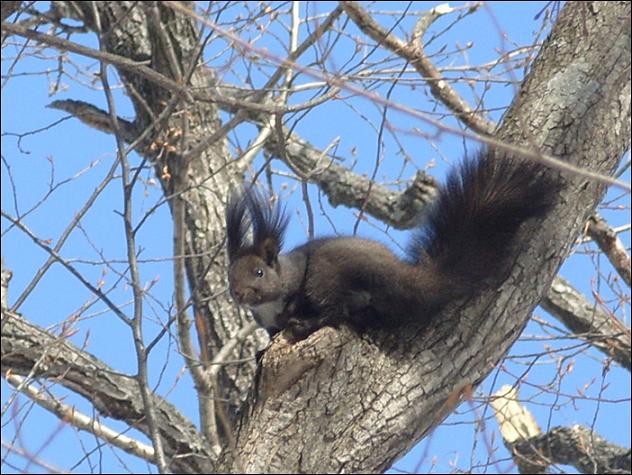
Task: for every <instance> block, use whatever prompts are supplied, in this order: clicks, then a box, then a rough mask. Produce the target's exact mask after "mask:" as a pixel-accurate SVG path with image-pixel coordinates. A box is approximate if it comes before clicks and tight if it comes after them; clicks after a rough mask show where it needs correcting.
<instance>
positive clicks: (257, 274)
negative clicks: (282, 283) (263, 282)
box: [255, 269, 263, 277]
mask: <svg viewBox="0 0 632 475" xmlns="http://www.w3.org/2000/svg"><path fill="white" fill-rule="evenodd" d="M255 275H256V276H257V277H263V269H255Z"/></svg>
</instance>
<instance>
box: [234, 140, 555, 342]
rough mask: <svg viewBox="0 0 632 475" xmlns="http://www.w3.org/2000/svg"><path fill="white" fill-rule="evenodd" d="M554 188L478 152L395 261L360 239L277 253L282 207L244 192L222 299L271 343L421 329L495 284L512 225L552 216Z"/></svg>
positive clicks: (502, 157) (452, 176)
mask: <svg viewBox="0 0 632 475" xmlns="http://www.w3.org/2000/svg"><path fill="white" fill-rule="evenodd" d="M555 189H556V185H555V183H554V181H553V180H552V179H551V177H550V175H547V174H545V169H544V167H543V166H541V165H538V164H534V163H530V162H527V161H523V160H520V159H517V158H513V157H511V156H509V155H507V154H504V153H500V152H498V153H497V152H494V151H491V149H488V148H485V149H482V150H481V151H480V152H479V154H478V156H477V157H476V158H475V159H473V160H465V161H463V162H462V163H461V165H460V166H456V167H454V168H453V169H452V170H451V172H450V173H449V175H448V177H447V180H446V182H445V184H443V185H442V186H441V187H440V188H439V190H438V195H437V197H436V200H435V201H434V204H433V206H432V208H431V210H430V211H429V213H428V215H427V216H426V219H425V220H423V222H422V223H421V224H420V225H419V226H418V227H417V228H416V229H415V230H414V231H413V237H412V242H411V244H410V246H409V247H408V249H407V252H406V256H405V258H404V259H400V258H398V257H397V256H395V254H393V253H392V252H391V251H390V250H389V249H388V248H387V247H386V246H384V245H382V244H380V243H378V242H376V241H371V240H368V239H363V238H359V237H327V238H318V239H312V240H309V241H308V242H306V243H305V244H303V245H300V246H298V247H296V248H295V249H293V250H291V251H290V252H288V253H284V254H282V253H281V249H282V246H283V238H284V235H285V231H286V229H287V226H288V223H289V218H288V215H287V213H286V211H285V208H284V207H282V205H281V204H280V203H279V202H276V203H275V204H272V203H271V202H270V200H269V199H268V198H267V197H266V196H265V195H263V194H261V193H260V192H259V191H256V190H255V189H254V188H252V187H251V188H250V189H249V190H245V191H242V193H241V194H238V195H233V196H232V197H231V199H230V200H229V203H228V206H227V212H226V229H227V247H228V256H229V261H230V264H229V270H228V280H229V287H230V293H231V295H232V297H233V298H234V300H235V301H236V302H237V303H238V304H240V305H243V306H246V307H248V308H250V309H251V310H252V311H253V314H254V318H255V320H256V321H257V323H258V324H259V325H260V326H261V327H263V328H265V329H266V330H267V331H268V333H269V335H270V337H271V338H272V337H273V336H274V335H276V334H277V333H278V332H280V331H282V330H286V331H288V332H289V336H290V338H292V339H294V340H300V339H303V338H306V337H307V336H309V335H310V334H311V333H313V332H314V331H316V330H318V329H320V328H322V327H323V326H326V325H330V326H334V327H335V326H337V325H340V324H343V323H347V324H350V325H351V326H352V327H355V328H356V329H358V330H360V331H364V330H367V329H369V328H374V327H382V328H385V327H388V326H390V325H404V324H405V323H406V322H409V321H413V320H414V321H417V322H421V323H425V322H429V321H430V319H431V318H432V317H433V315H434V314H436V313H437V312H438V311H439V310H441V308H443V307H444V306H445V305H446V304H448V303H449V302H451V301H453V300H457V299H464V298H466V297H470V296H473V295H474V294H475V293H476V292H478V291H480V290H482V289H483V288H485V287H488V286H490V285H494V284H495V283H500V281H501V279H502V276H503V273H504V271H505V269H507V268H508V266H509V263H510V257H511V253H512V250H513V249H514V248H515V237H516V235H517V232H518V229H519V227H520V225H521V224H522V223H524V222H525V221H527V220H530V219H532V218H537V217H540V216H542V215H543V214H544V213H545V212H546V211H547V210H549V209H550V208H551V206H552V204H553V199H554V192H555ZM250 224H252V228H253V237H252V242H248V241H247V239H246V234H247V232H248V229H249V227H250Z"/></svg>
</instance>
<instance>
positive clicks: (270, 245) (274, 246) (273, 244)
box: [256, 237, 281, 267]
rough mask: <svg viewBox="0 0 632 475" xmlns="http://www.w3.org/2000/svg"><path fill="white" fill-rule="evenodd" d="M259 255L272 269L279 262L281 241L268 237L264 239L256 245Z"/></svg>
mask: <svg viewBox="0 0 632 475" xmlns="http://www.w3.org/2000/svg"><path fill="white" fill-rule="evenodd" d="M256 247H257V255H258V256H259V257H261V258H262V259H263V260H265V261H266V264H267V265H268V266H270V267H272V266H273V265H275V264H276V263H277V262H278V260H279V252H281V248H280V246H279V241H278V240H277V239H275V238H273V237H267V238H265V239H262V240H261V241H259V242H258V243H257V244H256Z"/></svg>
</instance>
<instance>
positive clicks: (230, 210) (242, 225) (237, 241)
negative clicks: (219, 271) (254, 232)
mask: <svg viewBox="0 0 632 475" xmlns="http://www.w3.org/2000/svg"><path fill="white" fill-rule="evenodd" d="M247 209H248V206H247V203H246V196H245V195H244V194H243V193H232V194H231V196H230V198H229V200H228V205H227V206H226V240H227V248H228V258H229V259H230V260H231V261H233V260H234V259H235V258H236V257H237V253H238V252H239V250H240V249H243V247H244V246H245V241H246V233H247V232H248V226H249V223H248V220H247V218H246V210H247Z"/></svg>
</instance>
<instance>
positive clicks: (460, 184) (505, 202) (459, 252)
mask: <svg viewBox="0 0 632 475" xmlns="http://www.w3.org/2000/svg"><path fill="white" fill-rule="evenodd" d="M547 173H549V175H547ZM555 190H556V185H555V182H554V181H553V179H552V178H551V175H550V172H549V171H548V170H546V169H544V167H542V166H539V165H535V164H532V163H528V162H525V161H522V160H517V159H512V158H510V157H508V156H505V155H502V154H500V153H491V152H488V151H486V150H483V151H482V152H481V153H480V154H479V156H478V158H477V159H476V160H467V161H464V162H463V163H462V164H461V166H460V167H457V168H455V169H454V170H453V171H452V172H451V173H450V175H449V177H448V179H447V181H446V183H445V184H444V185H443V186H442V187H441V188H440V190H439V194H438V197H437V200H436V202H435V205H434V207H433V209H432V210H431V212H430V213H429V216H428V218H427V221H426V222H425V224H424V226H423V227H422V228H420V230H419V231H418V233H417V234H416V235H415V237H414V239H413V243H412V246H411V249H410V252H409V255H410V256H411V258H412V259H413V263H414V264H416V265H419V266H420V269H421V271H422V272H423V273H424V274H426V272H429V273H431V275H428V274H426V275H427V276H428V280H429V281H432V282H434V283H435V284H438V285H439V286H440V287H441V290H440V291H439V292H438V293H437V292H433V294H435V295H437V299H439V300H440V301H437V302H429V303H430V304H436V305H443V304H445V303H447V302H448V301H450V300H452V299H455V298H459V297H465V296H467V295H471V294H472V293H474V292H476V291H477V290H480V289H481V288H482V287H483V286H484V285H485V284H486V283H489V281H490V280H495V279H499V278H500V277H501V276H502V274H503V271H504V270H505V269H506V268H507V266H508V263H509V262H508V261H509V259H510V257H511V254H512V250H513V249H514V241H515V237H516V234H517V231H518V229H519V227H520V225H521V224H522V223H523V222H525V221H526V220H528V219H530V218H534V217H538V216H541V215H543V214H544V213H545V212H546V211H547V210H548V209H549V208H550V207H551V206H552V204H553V199H554V194H555Z"/></svg>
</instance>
